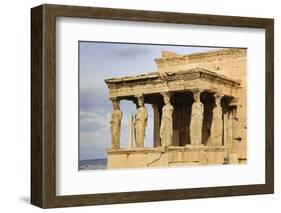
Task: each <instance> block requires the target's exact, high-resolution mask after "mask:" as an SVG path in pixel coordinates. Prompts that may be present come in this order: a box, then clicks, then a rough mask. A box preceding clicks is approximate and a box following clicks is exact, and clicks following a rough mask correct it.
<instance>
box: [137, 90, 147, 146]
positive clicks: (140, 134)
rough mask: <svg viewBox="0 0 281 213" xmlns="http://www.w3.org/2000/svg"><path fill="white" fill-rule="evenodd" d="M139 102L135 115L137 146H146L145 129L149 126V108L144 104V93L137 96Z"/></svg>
mask: <svg viewBox="0 0 281 213" xmlns="http://www.w3.org/2000/svg"><path fill="white" fill-rule="evenodd" d="M136 97H137V100H138V103H137V113H136V115H135V122H134V127H135V140H136V147H144V138H145V130H146V126H147V117H148V115H147V110H146V108H145V106H144V97H143V96H142V95H140V96H136Z"/></svg>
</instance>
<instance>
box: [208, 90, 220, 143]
mask: <svg viewBox="0 0 281 213" xmlns="http://www.w3.org/2000/svg"><path fill="white" fill-rule="evenodd" d="M214 98H215V107H214V109H213V119H212V124H211V135H210V140H209V144H208V145H215V146H222V131H223V121H222V108H221V98H222V96H221V95H219V94H215V95H214Z"/></svg>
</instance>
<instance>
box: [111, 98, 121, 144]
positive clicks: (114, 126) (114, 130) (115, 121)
mask: <svg viewBox="0 0 281 213" xmlns="http://www.w3.org/2000/svg"><path fill="white" fill-rule="evenodd" d="M111 101H112V105H113V109H114V110H113V112H112V114H111V119H110V127H111V143H112V149H119V148H120V130H121V120H122V112H121V110H120V107H119V100H118V99H117V98H113V99H111Z"/></svg>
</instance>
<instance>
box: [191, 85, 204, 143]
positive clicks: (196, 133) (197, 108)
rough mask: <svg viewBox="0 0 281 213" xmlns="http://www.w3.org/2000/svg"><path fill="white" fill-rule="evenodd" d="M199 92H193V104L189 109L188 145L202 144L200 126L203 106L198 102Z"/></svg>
mask: <svg viewBox="0 0 281 213" xmlns="http://www.w3.org/2000/svg"><path fill="white" fill-rule="evenodd" d="M200 94H201V91H200V90H194V91H193V97H194V103H193V104H192V108H191V120H190V126H189V132H190V144H191V145H201V144H202V125H203V114H204V106H203V104H202V103H201V101H200Z"/></svg>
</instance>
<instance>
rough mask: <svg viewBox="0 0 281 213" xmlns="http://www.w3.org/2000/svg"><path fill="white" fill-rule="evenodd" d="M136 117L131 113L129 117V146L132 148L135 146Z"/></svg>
mask: <svg viewBox="0 0 281 213" xmlns="http://www.w3.org/2000/svg"><path fill="white" fill-rule="evenodd" d="M133 123H134V117H133V115H131V114H130V115H129V118H128V148H129V149H132V148H133V147H134V127H133Z"/></svg>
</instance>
